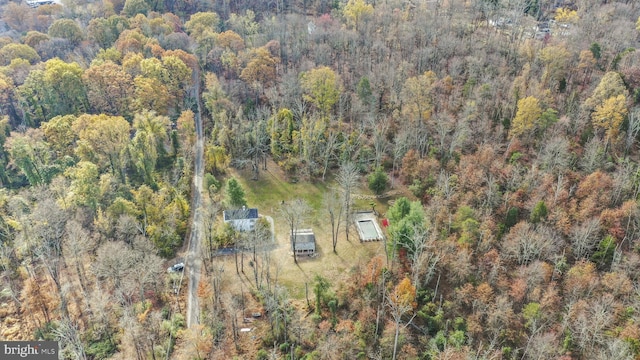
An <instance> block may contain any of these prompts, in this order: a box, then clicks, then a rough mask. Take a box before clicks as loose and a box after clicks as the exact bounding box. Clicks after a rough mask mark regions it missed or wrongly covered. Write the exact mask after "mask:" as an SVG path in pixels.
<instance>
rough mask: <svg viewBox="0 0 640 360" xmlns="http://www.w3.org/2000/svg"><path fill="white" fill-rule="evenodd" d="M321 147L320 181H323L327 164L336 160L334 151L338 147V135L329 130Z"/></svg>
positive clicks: (327, 167)
mask: <svg viewBox="0 0 640 360" xmlns="http://www.w3.org/2000/svg"><path fill="white" fill-rule="evenodd" d="M322 145H323V147H322V149H321V156H322V181H324V179H325V176H326V174H327V170H328V169H329V164H331V160H334V159H335V158H336V149H337V148H338V146H339V145H340V143H339V138H338V133H336V132H335V131H332V130H329V131H328V134H327V137H326V139H325V141H324V144H322Z"/></svg>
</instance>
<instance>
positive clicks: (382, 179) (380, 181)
mask: <svg viewBox="0 0 640 360" xmlns="http://www.w3.org/2000/svg"><path fill="white" fill-rule="evenodd" d="M368 180H369V189H370V190H371V191H373V192H374V193H375V194H376V195H380V194H382V193H383V192H384V191H385V190H386V189H387V187H388V186H389V176H387V173H385V172H384V170H382V168H381V167H378V168H377V169H376V170H375V171H374V172H373V173H371V175H369V178H368Z"/></svg>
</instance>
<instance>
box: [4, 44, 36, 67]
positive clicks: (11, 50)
mask: <svg viewBox="0 0 640 360" xmlns="http://www.w3.org/2000/svg"><path fill="white" fill-rule="evenodd" d="M13 59H25V60H27V61H29V63H31V64H35V63H37V62H39V61H40V56H39V55H38V53H37V52H36V51H35V50H34V49H33V48H32V47H31V46H29V45H25V44H16V43H11V44H8V45H5V46H3V47H2V48H0V66H7V65H9V64H10V63H11V60H13Z"/></svg>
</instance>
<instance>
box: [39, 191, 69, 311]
mask: <svg viewBox="0 0 640 360" xmlns="http://www.w3.org/2000/svg"><path fill="white" fill-rule="evenodd" d="M31 219H32V221H33V228H32V229H31V231H32V236H35V237H36V239H37V245H36V247H35V254H36V256H37V257H38V259H40V261H41V262H42V264H43V265H44V266H45V268H46V269H47V272H48V273H49V276H51V279H52V280H53V282H54V284H55V285H56V290H57V291H58V296H59V297H60V308H61V310H62V313H63V315H65V316H67V317H68V316H69V314H68V311H67V301H66V298H65V295H64V293H63V288H62V279H61V274H60V272H61V269H62V267H63V264H64V257H63V253H62V243H63V240H64V236H65V226H66V223H67V219H68V215H67V213H66V212H65V211H64V210H62V209H61V208H60V207H59V206H58V204H56V202H55V201H54V200H53V199H44V200H42V201H41V202H40V203H39V204H38V205H37V206H36V208H35V210H34V212H33V214H32V216H31Z"/></svg>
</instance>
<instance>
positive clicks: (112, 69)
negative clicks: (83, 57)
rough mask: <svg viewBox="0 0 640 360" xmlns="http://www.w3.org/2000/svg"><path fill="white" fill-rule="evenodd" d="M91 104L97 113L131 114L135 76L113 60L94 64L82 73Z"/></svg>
mask: <svg viewBox="0 0 640 360" xmlns="http://www.w3.org/2000/svg"><path fill="white" fill-rule="evenodd" d="M82 80H83V81H84V83H85V85H86V87H87V98H88V100H89V105H90V106H91V108H92V109H93V110H94V111H95V112H97V113H106V114H108V115H124V116H127V115H129V116H130V107H131V99H132V97H133V95H134V94H133V90H134V89H133V78H132V77H131V75H129V74H128V73H126V72H125V71H124V70H123V69H122V68H121V67H120V66H118V65H116V64H114V63H113V62H111V61H106V62H104V63H103V64H99V65H92V66H91V67H90V68H88V69H87V70H86V71H85V72H84V74H83V75H82Z"/></svg>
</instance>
